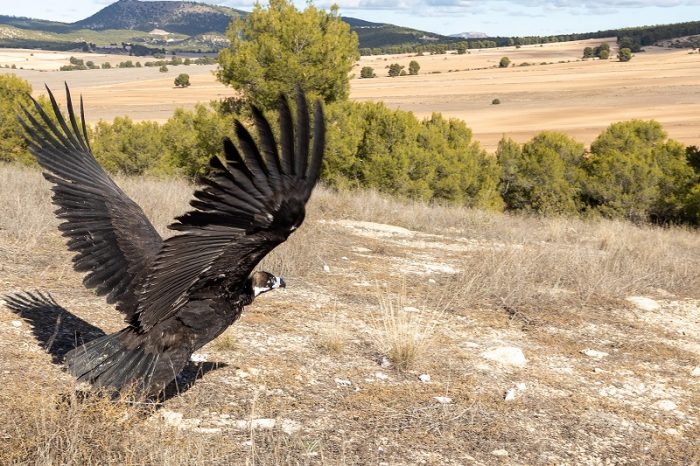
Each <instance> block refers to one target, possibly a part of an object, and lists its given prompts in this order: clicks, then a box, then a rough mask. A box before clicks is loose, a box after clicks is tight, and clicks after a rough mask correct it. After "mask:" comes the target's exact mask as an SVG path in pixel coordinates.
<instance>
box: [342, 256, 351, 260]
mask: <svg viewBox="0 0 700 466" xmlns="http://www.w3.org/2000/svg"><path fill="white" fill-rule="evenodd" d="M341 259H343V260H344V261H348V260H350V259H348V258H347V257H345V256H343V257H341Z"/></svg>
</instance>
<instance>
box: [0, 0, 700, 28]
mask: <svg viewBox="0 0 700 466" xmlns="http://www.w3.org/2000/svg"><path fill="white" fill-rule="evenodd" d="M113 1H116V0H64V1H60V2H57V1H56V0H31V1H13V0H0V14H4V15H15V16H29V17H33V18H41V19H50V20H55V21H65V22H72V21H77V20H80V19H83V18H85V17H87V16H90V15H92V14H94V13H96V12H97V11H99V10H100V9H102V8H104V7H105V6H107V5H109V4H110V3H113ZM205 3H214V4H219V5H227V6H230V7H234V8H239V9H242V10H250V9H251V8H252V6H253V5H254V4H255V1H250V0H210V1H208V2H205ZM332 3H336V4H338V5H339V6H340V12H341V14H342V15H344V16H353V17H356V18H361V19H365V20H368V21H376V22H387V23H393V24H398V25H401V26H408V27H413V28H416V29H422V30H426V31H432V32H436V33H440V34H454V33H458V32H466V31H476V32H485V33H487V34H489V35H494V36H495V35H552V34H563V33H570V32H590V31H598V30H601V29H610V28H617V27H627V26H641V25H649V24H666V23H676V22H683V21H697V20H700V0H620V1H617V0H545V1H534V0H480V1H471V0H393V1H390V0H347V1H345V0H336V1H335V2H333V1H326V0H316V2H315V4H316V5H317V6H319V7H323V8H327V7H328V6H329V5H330V4H332ZM295 4H296V5H297V6H298V7H299V8H304V6H305V5H306V1H304V0H295Z"/></svg>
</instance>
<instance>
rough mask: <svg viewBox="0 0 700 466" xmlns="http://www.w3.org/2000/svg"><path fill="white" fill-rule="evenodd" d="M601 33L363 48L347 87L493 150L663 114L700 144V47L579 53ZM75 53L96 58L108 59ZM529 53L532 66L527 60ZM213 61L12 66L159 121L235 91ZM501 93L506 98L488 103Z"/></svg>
mask: <svg viewBox="0 0 700 466" xmlns="http://www.w3.org/2000/svg"><path fill="white" fill-rule="evenodd" d="M601 42H603V41H601V40H588V41H577V42H564V43H556V44H545V45H543V46H541V47H540V46H539V45H528V46H523V47H521V48H515V47H503V48H498V49H483V50H471V51H470V52H471V53H469V54H464V55H456V54H448V55H433V56H430V55H426V56H422V57H416V56H409V55H390V56H374V57H362V58H361V60H360V61H359V63H358V64H357V65H356V67H355V68H354V70H353V73H354V75H355V76H359V73H360V69H361V67H362V66H371V67H373V68H374V70H375V73H376V74H377V75H378V77H377V78H375V79H358V78H357V77H354V78H353V79H352V80H351V94H350V97H351V99H354V100H360V101H383V102H385V103H386V104H387V105H388V106H389V107H391V108H400V109H403V110H409V111H412V112H414V113H415V114H416V115H418V116H419V117H425V116H429V115H430V114H431V113H432V112H441V113H443V114H444V115H446V116H450V117H456V118H461V119H463V120H464V121H466V122H467V124H468V125H469V127H470V128H471V129H472V130H473V132H474V137H475V138H476V140H478V141H480V142H481V144H482V145H483V146H484V147H486V148H487V149H489V150H493V149H495V147H496V145H497V143H498V141H499V140H500V138H501V137H502V136H503V135H506V136H510V137H512V138H513V139H515V140H516V141H519V142H524V141H526V140H528V139H529V138H530V137H532V135H534V134H535V133H537V132H539V131H542V130H552V131H561V132H564V133H566V134H569V135H571V136H573V137H575V138H576V139H578V140H579V141H581V142H583V143H585V144H590V142H591V141H593V139H595V137H596V136H597V135H598V134H600V132H601V131H602V130H603V129H604V128H606V127H607V126H608V125H609V124H611V123H613V122H616V121H621V120H628V119H633V118H638V119H655V120H658V121H659V122H661V123H662V125H663V126H664V128H665V129H666V131H667V132H668V133H669V136H670V137H672V138H674V139H677V140H679V141H681V142H682V143H684V144H687V145H691V144H695V145H700V78H698V71H697V70H698V67H699V66H700V53H689V50H677V49H661V48H655V47H647V48H646V51H645V52H643V53H637V54H636V55H635V56H634V58H633V59H632V60H631V61H630V62H627V63H620V62H618V61H617V59H616V58H614V57H615V54H616V46H615V42H614V40H612V39H610V40H605V42H609V43H610V44H611V47H612V54H611V55H612V57H613V58H611V59H610V60H607V61H600V60H588V61H582V60H580V57H581V55H582V52H583V49H584V47H587V46H592V47H594V46H596V45H599V44H600V43H601ZM31 53H33V54H34V56H31V55H30V54H31ZM74 55H75V56H78V57H79V58H84V59H86V60H87V59H93V60H94V61H95V62H96V63H99V62H101V61H102V60H105V59H106V57H104V56H99V57H98V56H95V55H92V54H74ZM503 56H507V57H509V58H510V60H511V62H512V64H513V65H514V66H511V67H510V68H507V69H499V68H497V66H498V62H499V61H500V59H501V57H503ZM69 57H70V54H67V53H49V52H37V51H29V50H15V51H12V50H0V66H2V65H4V64H13V63H14V64H16V65H17V66H18V67H19V66H24V67H25V68H37V69H41V70H50V69H54V70H55V69H56V68H58V66H60V65H62V64H66V63H67V62H68V58H69ZM108 58H109V61H111V62H112V64H113V65H114V64H116V63H118V62H119V61H123V60H127V59H131V60H138V58H134V57H127V56H120V57H118V58H115V57H114V56H109V57H108ZM23 60H24V63H25V64H24V65H22V63H23ZM411 60H416V61H418V63H419V64H420V66H421V69H420V73H419V75H418V76H403V77H398V78H389V77H387V76H386V74H387V70H386V68H385V67H387V66H388V65H389V64H391V63H399V64H401V65H404V66H405V67H406V68H408V63H409V62H410V61H411ZM143 61H145V59H143ZM523 63H529V64H531V66H521V64H523ZM215 68H216V67H215V66H190V67H184V66H180V67H170V70H169V71H168V72H167V73H159V71H158V70H157V69H151V68H140V69H116V70H115V69H112V70H91V71H79V72H58V71H35V70H12V72H15V73H17V74H18V75H20V76H22V77H24V78H26V79H27V80H29V82H30V83H31V84H32V86H33V88H34V89H35V92H37V93H40V92H43V90H42V89H43V85H44V83H47V84H49V86H51V87H52V88H58V87H59V86H61V85H62V83H63V81H67V82H68V83H69V84H70V85H71V87H72V88H74V89H75V90H76V92H80V93H82V94H83V95H84V97H85V101H86V111H87V117H88V119H89V120H90V121H93V122H94V121H97V120H99V119H107V120H111V119H112V118H113V117H114V116H117V115H129V116H130V117H131V118H133V119H135V120H156V121H161V122H162V121H165V120H166V119H167V118H168V117H169V116H170V115H171V114H172V111H173V109H174V108H176V107H179V106H181V107H186V108H191V107H193V106H194V104H195V103H197V102H207V101H210V100H216V99H220V98H222V97H226V96H230V95H232V94H233V91H232V90H231V89H230V88H227V87H225V86H223V85H222V84H220V83H219V82H217V81H216V78H215V76H214V75H213V71H214V70H215ZM3 71H5V70H3ZM8 72H9V71H8ZM182 72H186V73H188V74H190V76H191V80H192V86H191V87H189V88H187V89H175V88H174V86H173V80H174V77H175V76H177V74H179V73H182ZM496 98H498V99H499V100H500V102H501V103H500V105H492V104H491V102H492V101H493V99H496Z"/></svg>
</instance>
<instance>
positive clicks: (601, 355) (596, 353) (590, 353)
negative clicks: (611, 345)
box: [581, 348, 608, 359]
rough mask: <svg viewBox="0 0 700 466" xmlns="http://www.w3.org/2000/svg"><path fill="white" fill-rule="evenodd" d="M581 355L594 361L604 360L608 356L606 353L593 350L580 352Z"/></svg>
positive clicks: (587, 349) (588, 349)
mask: <svg viewBox="0 0 700 466" xmlns="http://www.w3.org/2000/svg"><path fill="white" fill-rule="evenodd" d="M581 353H582V354H585V355H586V356H588V357H590V358H596V359H600V358H604V357H605V356H608V353H606V352H605V351H597V350H594V349H591V348H586V349H585V350H582V351H581Z"/></svg>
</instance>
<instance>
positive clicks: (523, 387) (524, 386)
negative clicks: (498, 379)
mask: <svg viewBox="0 0 700 466" xmlns="http://www.w3.org/2000/svg"><path fill="white" fill-rule="evenodd" d="M515 388H517V389H518V390H520V391H521V392H524V391H525V390H527V384H526V383H525V382H520V383H516V384H515Z"/></svg>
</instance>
